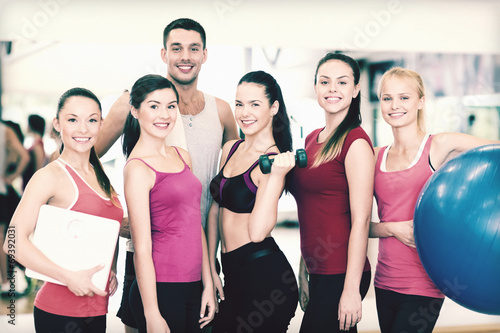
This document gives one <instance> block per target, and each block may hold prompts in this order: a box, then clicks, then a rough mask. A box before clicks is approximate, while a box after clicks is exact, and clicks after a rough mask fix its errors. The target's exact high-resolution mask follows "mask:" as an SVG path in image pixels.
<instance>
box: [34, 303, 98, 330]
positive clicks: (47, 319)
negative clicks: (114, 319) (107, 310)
mask: <svg viewBox="0 0 500 333" xmlns="http://www.w3.org/2000/svg"><path fill="white" fill-rule="evenodd" d="M33 319H34V320H35V331H36V332H37V333H52V332H80V333H105V332H106V315H102V316H95V317H68V316H60V315H56V314H52V313H49V312H45V311H43V310H40V309H39V308H37V307H36V306H35V307H34V308H33Z"/></svg>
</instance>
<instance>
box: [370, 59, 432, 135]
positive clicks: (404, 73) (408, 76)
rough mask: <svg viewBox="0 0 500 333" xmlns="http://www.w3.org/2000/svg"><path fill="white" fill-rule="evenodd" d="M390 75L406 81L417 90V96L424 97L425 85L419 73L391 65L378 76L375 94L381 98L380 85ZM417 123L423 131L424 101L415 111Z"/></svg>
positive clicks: (381, 85)
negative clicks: (378, 81) (378, 80)
mask: <svg viewBox="0 0 500 333" xmlns="http://www.w3.org/2000/svg"><path fill="white" fill-rule="evenodd" d="M392 77H397V78H400V79H403V80H405V81H406V82H408V83H409V84H410V85H411V86H412V87H413V88H414V89H415V90H416V92H417V94H418V98H422V97H425V87H424V81H423V80H422V77H421V76H420V74H418V73H417V72H415V71H412V70H411V69H406V68H402V67H393V68H391V69H389V70H388V71H387V72H385V73H384V75H382V77H381V78H380V83H379V85H378V90H377V96H378V98H379V99H381V95H382V87H383V86H384V84H385V83H386V81H387V80H388V79H390V78H392ZM417 124H418V128H419V129H420V130H421V131H423V132H425V103H424V105H423V106H422V108H421V109H419V110H418V112H417Z"/></svg>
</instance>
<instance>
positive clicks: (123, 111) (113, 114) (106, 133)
mask: <svg viewBox="0 0 500 333" xmlns="http://www.w3.org/2000/svg"><path fill="white" fill-rule="evenodd" d="M129 102H130V93H129V92H128V90H125V91H124V92H123V94H122V95H121V96H120V97H119V98H118V99H117V100H116V101H115V102H114V103H113V105H112V106H111V109H110V110H109V113H108V115H107V116H106V118H105V119H104V122H103V124H102V128H101V131H100V133H99V139H98V140H97V143H96V144H95V146H94V147H95V151H96V153H97V155H98V156H99V157H102V156H103V155H104V154H106V152H107V151H108V150H109V148H111V146H112V145H113V144H114V143H115V141H116V140H118V138H119V137H120V136H121V135H122V133H123V127H124V126H125V120H126V119H127V116H128V113H129V111H130V104H129Z"/></svg>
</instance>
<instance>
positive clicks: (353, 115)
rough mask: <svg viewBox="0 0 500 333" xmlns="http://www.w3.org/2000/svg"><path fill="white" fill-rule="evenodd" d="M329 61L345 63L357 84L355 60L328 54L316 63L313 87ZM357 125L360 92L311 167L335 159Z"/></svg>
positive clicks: (359, 117)
mask: <svg viewBox="0 0 500 333" xmlns="http://www.w3.org/2000/svg"><path fill="white" fill-rule="evenodd" d="M330 60H340V61H342V62H344V63H346V64H347V65H348V66H349V67H351V69H352V74H353V76H354V84H355V85H357V84H358V83H359V77H360V69H359V65H358V63H357V61H356V60H354V59H353V58H351V57H349V56H347V55H345V54H342V53H328V54H327V55H326V56H324V57H323V58H321V60H320V61H319V62H318V66H317V67H316V73H315V74H314V85H316V84H317V80H318V70H319V68H320V67H321V66H322V65H323V64H324V63H326V62H327V61H330ZM359 125H361V92H359V93H358V95H357V96H356V97H355V98H353V99H352V101H351V105H350V106H349V110H348V111H347V115H346V117H345V118H344V120H342V122H341V123H340V124H339V126H338V127H337V129H336V130H335V131H334V132H333V133H332V134H330V136H329V137H328V139H327V140H326V141H325V143H323V147H322V148H321V150H320V151H319V152H318V154H317V155H316V158H315V161H314V163H313V167H317V166H319V165H320V164H322V163H326V162H329V161H331V160H333V159H335V157H337V156H338V154H340V151H341V150H342V146H343V144H344V141H345V138H346V137H347V134H349V132H350V131H351V130H352V129H354V128H356V127H358V126H359Z"/></svg>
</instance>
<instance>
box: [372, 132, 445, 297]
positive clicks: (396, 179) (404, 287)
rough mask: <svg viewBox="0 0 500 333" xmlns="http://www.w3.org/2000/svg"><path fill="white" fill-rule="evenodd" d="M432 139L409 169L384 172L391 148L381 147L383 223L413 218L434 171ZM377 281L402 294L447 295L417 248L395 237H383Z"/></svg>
mask: <svg viewBox="0 0 500 333" xmlns="http://www.w3.org/2000/svg"><path fill="white" fill-rule="evenodd" d="M431 142H432V136H429V137H427V136H426V137H425V139H424V140H423V142H422V145H421V147H420V150H419V154H417V157H416V158H415V161H414V163H413V164H412V165H410V167H409V168H408V169H405V170H400V171H394V172H387V171H383V170H385V158H384V156H386V155H385V154H386V150H387V148H388V147H384V148H381V149H380V151H379V153H378V157H377V163H376V165H375V183H374V194H375V199H376V200H377V205H378V214H379V217H380V222H381V223H383V222H395V221H406V220H412V219H413V213H414V211H415V205H416V202H417V199H418V195H419V194H420V191H421V190H422V188H423V187H424V185H425V183H426V182H427V180H428V179H429V177H431V176H432V174H433V170H432V169H431V166H430V164H429V152H430V147H431ZM389 149H390V148H389ZM374 284H375V287H377V288H381V289H386V290H392V291H395V292H398V293H402V294H410V295H420V296H427V297H437V298H443V297H444V295H443V294H442V293H441V292H440V291H439V290H438V289H437V288H436V286H435V285H434V283H433V282H432V281H431V279H430V278H429V276H428V275H427V273H426V271H425V269H424V267H423V266H422V263H421V262H420V258H419V257H418V253H417V250H416V249H414V248H411V247H409V246H406V245H404V244H403V243H401V242H400V241H399V240H397V239H396V238H395V237H386V238H380V241H379V252H378V263H377V268H376V270H375V280H374Z"/></svg>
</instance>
